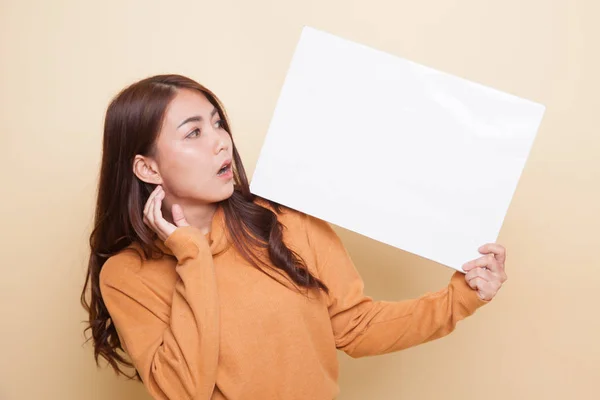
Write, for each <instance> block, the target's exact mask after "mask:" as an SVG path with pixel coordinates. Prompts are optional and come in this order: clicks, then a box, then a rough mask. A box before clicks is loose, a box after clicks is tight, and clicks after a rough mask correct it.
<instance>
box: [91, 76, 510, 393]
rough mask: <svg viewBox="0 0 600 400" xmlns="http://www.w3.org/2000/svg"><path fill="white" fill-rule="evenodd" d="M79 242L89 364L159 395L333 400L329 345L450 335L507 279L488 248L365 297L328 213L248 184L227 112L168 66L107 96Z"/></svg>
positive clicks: (500, 257)
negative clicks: (448, 271) (406, 296)
mask: <svg viewBox="0 0 600 400" xmlns="http://www.w3.org/2000/svg"><path fill="white" fill-rule="evenodd" d="M90 244H91V257H90V261H89V270H88V275H87V279H86V282H85V286H84V290H83V293H82V302H83V304H84V306H85V307H86V309H87V310H88V312H89V323H90V326H89V328H88V329H90V330H91V333H92V339H93V342H94V347H95V358H96V362H98V358H99V357H100V356H101V357H103V358H105V359H106V360H107V361H108V362H109V364H110V365H111V366H112V367H113V368H114V369H115V370H116V371H117V372H118V373H126V370H125V369H124V368H123V367H133V368H135V375H136V376H137V377H138V378H140V379H141V380H142V381H143V383H144V385H145V386H146V388H147V389H148V391H149V392H150V394H151V395H152V396H153V397H154V398H156V399H262V400H264V399H286V400H287V399H333V398H335V397H336V396H337V395H338V392H339V389H338V384H337V379H338V362H337V358H336V349H341V350H343V351H345V352H346V353H348V354H349V355H350V356H352V357H361V356H368V355H375V354H383V353H389V352H393V351H398V350H401V349H405V348H407V347H410V346H415V345H418V344H420V343H425V342H427V341H430V340H433V339H436V338H440V337H442V336H445V335H447V334H449V333H450V332H451V331H452V330H453V329H454V328H455V325H456V323H457V322H458V321H460V320H461V319H463V318H465V317H467V316H469V315H471V314H472V313H474V312H475V310H476V309H477V308H479V307H480V306H482V305H484V304H486V303H487V302H489V301H490V300H491V299H492V298H493V297H494V296H495V295H496V293H497V291H498V289H499V288H500V287H501V285H502V283H503V282H504V281H505V280H506V274H505V272H504V261H505V249H504V248H503V247H502V246H500V245H498V244H493V243H491V244H487V245H484V246H482V247H481V248H480V249H479V251H480V253H482V254H483V256H482V257H480V258H478V259H476V260H473V261H470V262H468V263H466V264H465V266H464V268H465V270H466V271H468V272H467V273H466V274H462V273H460V272H456V273H455V274H454V275H453V276H452V278H451V280H450V282H449V284H448V286H447V287H446V288H444V289H443V290H440V291H439V292H436V293H431V294H427V295H424V296H423V297H420V298H417V299H413V300H405V301H400V302H383V301H373V300H372V299H371V298H369V297H367V296H365V295H364V294H363V281H362V279H361V277H360V276H359V274H358V273H357V271H356V269H355V267H354V265H353V263H352V261H351V259H350V257H349V256H348V253H347V252H346V250H345V248H344V246H343V245H342V243H341V241H340V239H339V238H338V237H337V236H336V234H335V233H334V231H333V230H332V229H331V227H330V226H329V225H328V224H327V223H325V222H323V221H321V220H319V219H316V218H313V217H310V216H308V215H305V214H302V213H300V212H297V211H294V210H291V209H287V208H285V207H282V206H280V205H278V204H275V203H273V202H270V201H267V200H265V199H261V198H258V197H256V196H253V195H252V194H251V193H250V191H249V186H248V180H247V178H246V174H245V172H244V168H243V166H242V161H241V160H240V156H239V154H238V152H237V150H236V147H235V145H234V144H233V140H232V137H231V131H230V129H229V123H228V121H227V117H226V115H225V110H224V108H223V106H222V105H221V103H220V102H219V100H218V99H217V97H216V96H215V95H214V94H213V93H212V92H211V91H209V90H208V89H206V88H205V87H203V86H201V85H200V84H198V83H196V82H194V81H192V80H190V79H188V78H185V77H183V76H178V75H161V76H154V77H151V78H147V79H144V80H142V81H139V82H137V83H134V84H133V85H131V86H129V87H127V88H126V89H124V90H123V91H122V92H121V93H119V94H118V95H117V96H116V97H115V98H114V99H113V101H112V102H111V104H110V105H109V107H108V110H107V113H106V120H105V126H104V143H103V153H102V167H101V172H100V182H99V189H98V200H97V206H96V214H95V228H94V230H93V232H92V234H91V238H90ZM88 289H90V290H89V291H90V292H91V297H90V298H89V300H88V295H87V292H88Z"/></svg>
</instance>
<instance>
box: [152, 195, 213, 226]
mask: <svg viewBox="0 0 600 400" xmlns="http://www.w3.org/2000/svg"><path fill="white" fill-rule="evenodd" d="M173 204H179V205H180V206H181V208H182V210H183V215H184V216H185V219H186V221H187V222H188V224H190V225H191V226H193V227H196V228H198V229H200V231H201V232H202V233H203V234H204V235H206V234H207V233H209V232H210V229H211V225H212V220H213V217H214V215H215V212H216V210H217V206H218V204H217V203H208V204H206V203H204V204H202V203H198V202H195V203H194V204H189V203H188V202H185V201H179V202H169V201H166V199H165V200H164V201H163V207H162V211H163V216H164V218H165V219H166V220H167V221H169V222H170V223H172V224H174V222H173V215H172V213H171V209H172V205H173Z"/></svg>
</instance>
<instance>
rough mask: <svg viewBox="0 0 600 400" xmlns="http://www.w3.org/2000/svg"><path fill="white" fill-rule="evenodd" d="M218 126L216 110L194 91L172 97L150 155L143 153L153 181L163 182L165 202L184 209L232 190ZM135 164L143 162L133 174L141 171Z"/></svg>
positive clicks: (226, 143)
mask: <svg viewBox="0 0 600 400" xmlns="http://www.w3.org/2000/svg"><path fill="white" fill-rule="evenodd" d="M221 124H222V121H221V116H220V115H219V113H218V111H217V109H216V108H215V107H214V106H213V105H212V104H211V103H210V102H209V101H208V99H207V98H206V97H205V96H204V95H203V94H202V93H200V92H198V91H195V90H189V89H182V90H179V91H178V93H177V94H176V96H175V98H174V99H173V100H172V101H171V103H170V105H169V107H168V108H167V111H166V113H165V117H164V121H163V125H162V127H161V130H160V132H159V135H158V138H157V142H156V151H155V153H154V156H153V157H145V160H146V161H145V162H146V163H149V164H150V165H151V166H152V169H153V170H154V172H155V173H156V174H155V175H154V181H153V182H152V183H155V184H159V185H162V186H163V188H164V190H165V194H166V200H167V201H168V202H169V203H171V204H173V203H177V204H180V205H181V206H182V207H184V209H185V206H186V205H188V204H198V202H201V203H206V204H208V203H216V202H219V201H221V200H224V199H227V198H229V197H230V196H231V194H232V193H233V183H234V180H233V169H232V166H231V163H232V151H233V149H232V142H231V137H230V136H229V133H227V131H226V130H225V129H224V128H223V127H222V125H221ZM137 158H138V157H136V159H137ZM136 164H137V163H136ZM223 166H225V167H226V168H225V169H222V167H223ZM139 168H143V166H141V165H137V166H136V167H135V169H136V174H137V175H138V176H140V172H143V171H140V170H139ZM146 172H148V171H146ZM150 173H152V171H150ZM143 180H146V179H143Z"/></svg>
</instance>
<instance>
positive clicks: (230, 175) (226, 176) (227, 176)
mask: <svg viewBox="0 0 600 400" xmlns="http://www.w3.org/2000/svg"><path fill="white" fill-rule="evenodd" d="M217 176H218V177H219V178H223V179H231V178H233V170H232V169H231V166H230V167H229V168H227V172H225V173H223V174H217Z"/></svg>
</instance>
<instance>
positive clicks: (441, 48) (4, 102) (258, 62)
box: [0, 0, 600, 400]
mask: <svg viewBox="0 0 600 400" xmlns="http://www.w3.org/2000/svg"><path fill="white" fill-rule="evenodd" d="M598 17H600V3H598V2H597V1H595V0H588V1H584V0H581V1H577V0H572V1H567V0H504V1H491V0H454V1H448V0H426V1H420V2H417V1H414V0H413V1H408V0H401V1H398V0H396V1H391V0H390V1H383V0H360V1H359V0H357V1H350V0H339V1H323V0H321V1H318V0H303V1H275V0H272V1H267V0H255V1H242V0H238V1H224V0H213V1H169V2H167V1H162V2H158V1H115V0H111V1H106V0H105V1H93V2H92V1H75V0H72V1H42V0H38V1H17V0H11V1H7V0H0V72H1V73H0V140H1V143H0V145H1V147H0V148H1V150H2V157H1V158H0V160H1V161H0V162H1V163H2V164H1V168H0V171H1V173H2V186H3V187H2V191H1V193H2V207H1V208H0V209H1V212H2V228H1V230H0V232H1V235H2V236H1V237H0V239H1V243H2V251H1V253H0V254H1V257H2V258H1V263H0V265H1V267H2V276H1V278H0V315H1V316H2V323H1V324H2V325H1V329H0V343H2V356H1V357H0V399H2V400H13V399H23V400H25V399H27V400H32V399H51V400H54V399H61V400H71V399H73V400H76V399H77V400H80V399H111V400H125V399H127V400H138V399H140V400H141V399H147V397H146V395H145V392H144V390H143V388H142V387H141V385H139V384H137V383H131V382H126V381H125V380H123V379H116V378H115V377H114V375H113V374H112V373H111V372H110V371H107V370H102V371H98V370H96V368H95V366H94V363H93V360H92V355H91V354H92V353H91V348H90V347H89V346H83V344H82V343H83V336H82V328H83V325H82V324H81V323H80V321H81V320H82V319H83V318H84V314H83V312H82V309H81V308H80V306H79V302H78V296H79V292H80V288H81V285H82V282H83V274H84V267H85V263H86V257H87V238H88V234H89V231H90V223H91V215H92V210H93V201H94V193H95V183H96V177H97V172H98V165H99V160H100V143H101V128H102V120H103V114H104V111H105V108H106V106H107V104H108V101H109V99H110V98H111V96H113V95H114V94H115V93H116V92H117V91H118V90H119V89H121V88H122V87H123V86H124V85H126V84H128V83H131V82H132V81H134V80H137V79H140V78H142V77H145V76H147V75H150V74H155V73H166V72H176V73H182V74H187V75H189V76H191V77H193V78H195V79H197V80H199V81H200V82H202V83H203V84H205V85H207V86H208V87H209V88H211V89H212V90H214V91H215V92H216V93H217V94H218V95H219V96H220V97H221V98H222V100H223V101H224V103H225V105H226V106H227V108H228V110H229V113H230V116H231V118H232V122H233V129H234V134H235V137H236V139H237V143H238V145H239V148H240V151H241V153H242V156H243V157H244V159H245V163H246V166H247V168H248V169H249V171H250V172H252V170H253V168H254V165H255V162H256V159H257V157H258V152H259V149H260V146H261V143H262V140H263V138H264V135H265V133H266V131H267V127H268V124H269V120H270V117H271V115H272V112H273V109H274V106H275V103H276V100H277V97H278V94H279V90H280V88H281V85H282V82H283V79H284V77H285V73H286V69H287V66H288V65H289V62H290V58H291V56H292V53H293V50H294V46H295V44H296V41H297V39H298V35H299V34H300V30H301V28H302V26H303V25H311V26H314V27H316V28H319V29H324V30H327V31H330V32H332V33H334V34H337V35H341V36H343V37H346V38H349V39H351V40H355V41H358V42H361V43H365V44H367V45H369V46H372V47H375V48H378V49H381V50H384V51H387V52H391V53H393V54H397V55H400V56H403V57H407V58H409V59H412V60H414V61H416V62H419V63H422V64H425V65H429V66H431V67H434V68H436V69H441V70H443V71H447V72H450V73H453V74H456V75H459V76H463V77H466V78H468V79H471V80H474V81H478V82H481V83H483V84H485V85H490V86H493V87H496V88H498V89H500V90H504V91H508V92H511V93H514V94H516V95H518V96H522V97H526V98H529V99H531V100H534V101H538V102H541V103H543V104H545V105H546V106H547V111H546V115H545V118H544V120H543V123H542V126H541V129H540V131H539V136H538V138H537V140H536V142H535V144H534V148H533V150H532V152H531V156H530V159H529V161H528V163H527V166H526V169H525V171H524V173H523V176H522V179H521V182H520V184H519V187H518V190H517V192H516V194H515V197H514V200H513V203H512V205H511V207H510V210H509V213H508V215H507V217H506V220H505V224H504V227H503V229H502V232H501V235H500V238H499V242H501V243H503V244H504V245H506V247H507V248H508V250H509V260H508V264H507V268H508V271H509V276H510V279H509V281H508V282H507V284H506V286H505V288H504V289H503V290H502V292H501V294H500V296H499V297H498V298H497V299H496V300H495V301H494V302H493V303H492V304H491V305H489V306H487V307H486V308H484V309H483V310H481V311H480V312H478V313H477V314H476V315H475V316H473V317H472V318H470V319H468V320H466V321H464V322H463V323H461V324H460V325H459V328H458V330H457V331H456V332H455V333H454V334H452V335H450V336H449V337H447V338H444V339H441V340H439V341H436V342H433V343H430V344H427V345H423V346H420V347H417V348H414V349H410V350H406V351H404V352H401V353H396V354H392V355H387V356H380V357H373V358H366V359H359V360H353V359H350V358H348V357H346V356H345V355H343V354H340V361H341V364H342V375H341V379H340V384H341V388H342V395H341V396H340V398H341V399H343V400H353V399H441V398H443V399H478V400H480V399H490V400H491V399H525V398H528V399H567V398H569V399H599V398H600V387H599V386H598V382H599V380H600V345H598V340H599V339H600V322H599V321H600V318H599V313H598V308H599V307H598V306H599V301H598V294H597V292H598V289H599V288H600V268H599V267H600V260H599V258H598V249H599V248H600V233H599V232H598V228H599V226H600V136H599V135H598V122H597V118H598V113H599V112H600V110H599V109H598V108H599V106H600V102H599V100H598V89H600V87H599V79H598V71H600V58H599V50H598V49H600V43H599V39H600V28H599V27H598V25H597V20H598ZM481 201H485V199H481ZM338 231H339V232H340V234H341V236H342V238H343V240H344V242H345V243H346V244H347V246H348V248H349V250H350V252H351V254H352V256H353V257H354V260H355V262H356V264H357V266H358V268H359V269H360V271H361V273H362V275H363V277H364V279H365V281H366V288H367V293H368V294H370V295H372V296H374V297H376V298H379V299H389V300H392V299H403V298H408V297H412V296H417V295H420V294H422V293H424V292H426V291H432V290H437V289H438V288H441V287H442V286H443V285H445V284H446V281H447V279H448V278H449V276H450V273H451V271H450V270H448V269H446V268H444V267H441V266H439V265H437V264H433V263H431V262H426V261H424V260H421V259H419V258H418V257H415V256H412V255H410V254H406V253H404V252H402V251H400V250H397V249H393V248H391V247H388V246H385V245H382V244H379V243H375V242H373V241H371V240H368V239H366V238H363V237H360V236H358V235H356V234H353V233H350V232H347V231H343V230H341V229H340V230H338Z"/></svg>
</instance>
